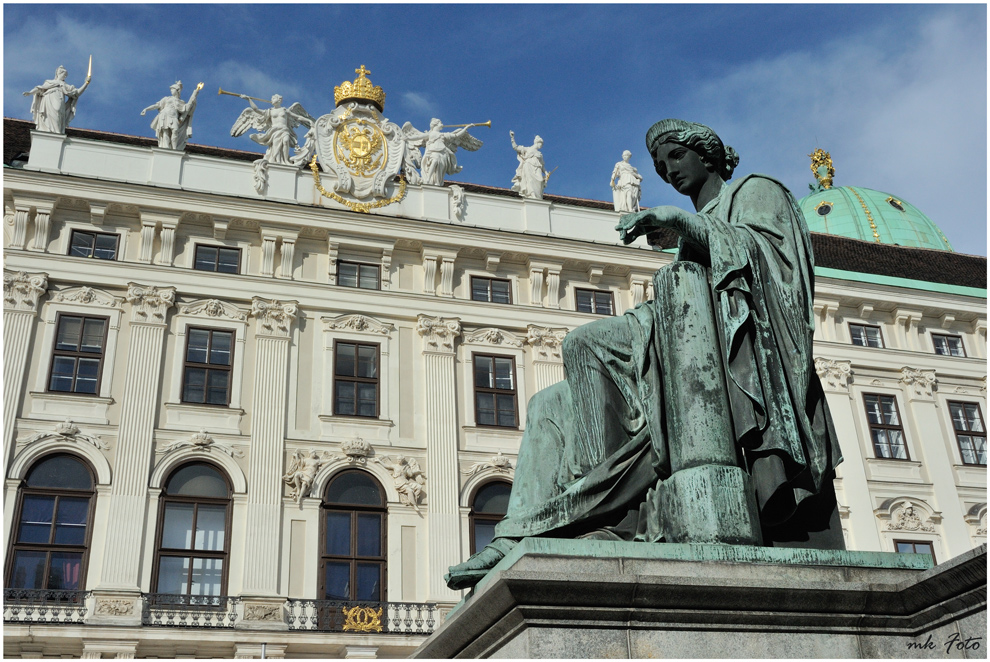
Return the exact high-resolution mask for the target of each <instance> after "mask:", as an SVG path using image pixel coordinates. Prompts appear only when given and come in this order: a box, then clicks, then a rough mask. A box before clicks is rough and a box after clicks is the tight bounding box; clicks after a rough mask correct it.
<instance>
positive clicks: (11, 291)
mask: <svg viewBox="0 0 990 662" xmlns="http://www.w3.org/2000/svg"><path fill="white" fill-rule="evenodd" d="M47 289H48V274H46V273H28V272H26V271H8V270H7V269H4V270H3V308H4V310H5V311H8V310H9V311H14V310H17V311H24V312H28V313H32V314H34V313H37V312H38V300H39V299H40V298H41V295H42V294H44V293H45V291H46V290H47Z"/></svg>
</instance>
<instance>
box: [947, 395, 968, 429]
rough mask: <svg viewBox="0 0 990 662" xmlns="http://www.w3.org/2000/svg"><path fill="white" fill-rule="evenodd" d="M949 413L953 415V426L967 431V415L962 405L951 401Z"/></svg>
mask: <svg viewBox="0 0 990 662" xmlns="http://www.w3.org/2000/svg"><path fill="white" fill-rule="evenodd" d="M949 414H950V415H951V417H952V427H954V428H955V429H956V430H961V431H966V429H967V427H966V423H967V422H966V415H965V414H964V413H963V408H962V405H961V404H956V403H954V402H950V403H949Z"/></svg>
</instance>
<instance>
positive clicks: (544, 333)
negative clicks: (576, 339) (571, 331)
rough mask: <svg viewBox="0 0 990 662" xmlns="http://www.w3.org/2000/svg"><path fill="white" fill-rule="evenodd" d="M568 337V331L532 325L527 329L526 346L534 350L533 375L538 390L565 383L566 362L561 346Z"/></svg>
mask: <svg viewBox="0 0 990 662" xmlns="http://www.w3.org/2000/svg"><path fill="white" fill-rule="evenodd" d="M566 335H567V329H563V328H558V329H554V328H550V327H546V326H536V325H535V324H530V325H529V326H528V327H527V335H526V344H528V345H529V346H530V347H532V349H533V375H534V378H535V380H536V390H537V391H542V390H543V389H545V388H546V387H548V386H552V385H553V384H556V383H557V382H561V381H564V360H563V358H562V357H561V354H560V346H561V344H562V343H563V342H564V337H565V336H566Z"/></svg>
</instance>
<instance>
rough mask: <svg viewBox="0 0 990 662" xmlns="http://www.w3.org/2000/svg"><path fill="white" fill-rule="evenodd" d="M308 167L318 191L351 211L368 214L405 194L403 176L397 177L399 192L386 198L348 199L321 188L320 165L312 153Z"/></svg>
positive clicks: (396, 200)
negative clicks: (372, 199) (356, 200)
mask: <svg viewBox="0 0 990 662" xmlns="http://www.w3.org/2000/svg"><path fill="white" fill-rule="evenodd" d="M309 169H310V170H312V171H313V182H314V183H315V184H316V190H317V191H319V192H320V195H322V196H323V197H325V198H330V199H331V200H336V201H337V202H339V203H340V204H342V205H344V206H345V207H347V208H348V209H350V210H351V211H359V212H362V213H364V214H368V213H370V212H371V210H372V209H378V208H380V207H385V206H387V205H390V204H392V203H393V202H398V201H399V200H401V199H402V198H403V197H405V195H406V180H405V178H403V177H400V178H399V192H398V193H396V194H395V195H393V196H392V197H391V198H389V199H387V200H376V201H375V202H354V201H353V200H348V199H346V198H342V197H341V196H339V195H337V194H336V193H334V192H333V191H328V190H326V189H325V188H323V183H322V181H321V179H320V166H318V165H317V164H316V155H315V154H314V155H313V160H312V161H310V162H309Z"/></svg>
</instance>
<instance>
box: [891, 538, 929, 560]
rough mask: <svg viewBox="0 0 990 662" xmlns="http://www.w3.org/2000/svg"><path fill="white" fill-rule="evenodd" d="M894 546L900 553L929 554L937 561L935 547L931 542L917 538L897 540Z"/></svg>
mask: <svg viewBox="0 0 990 662" xmlns="http://www.w3.org/2000/svg"><path fill="white" fill-rule="evenodd" d="M894 546H895V547H896V548H897V553H898V554H927V555H928V556H930V557H932V563H935V562H936V561H935V548H934V547H933V546H932V544H931V543H930V542H920V541H917V540H895V541H894Z"/></svg>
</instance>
